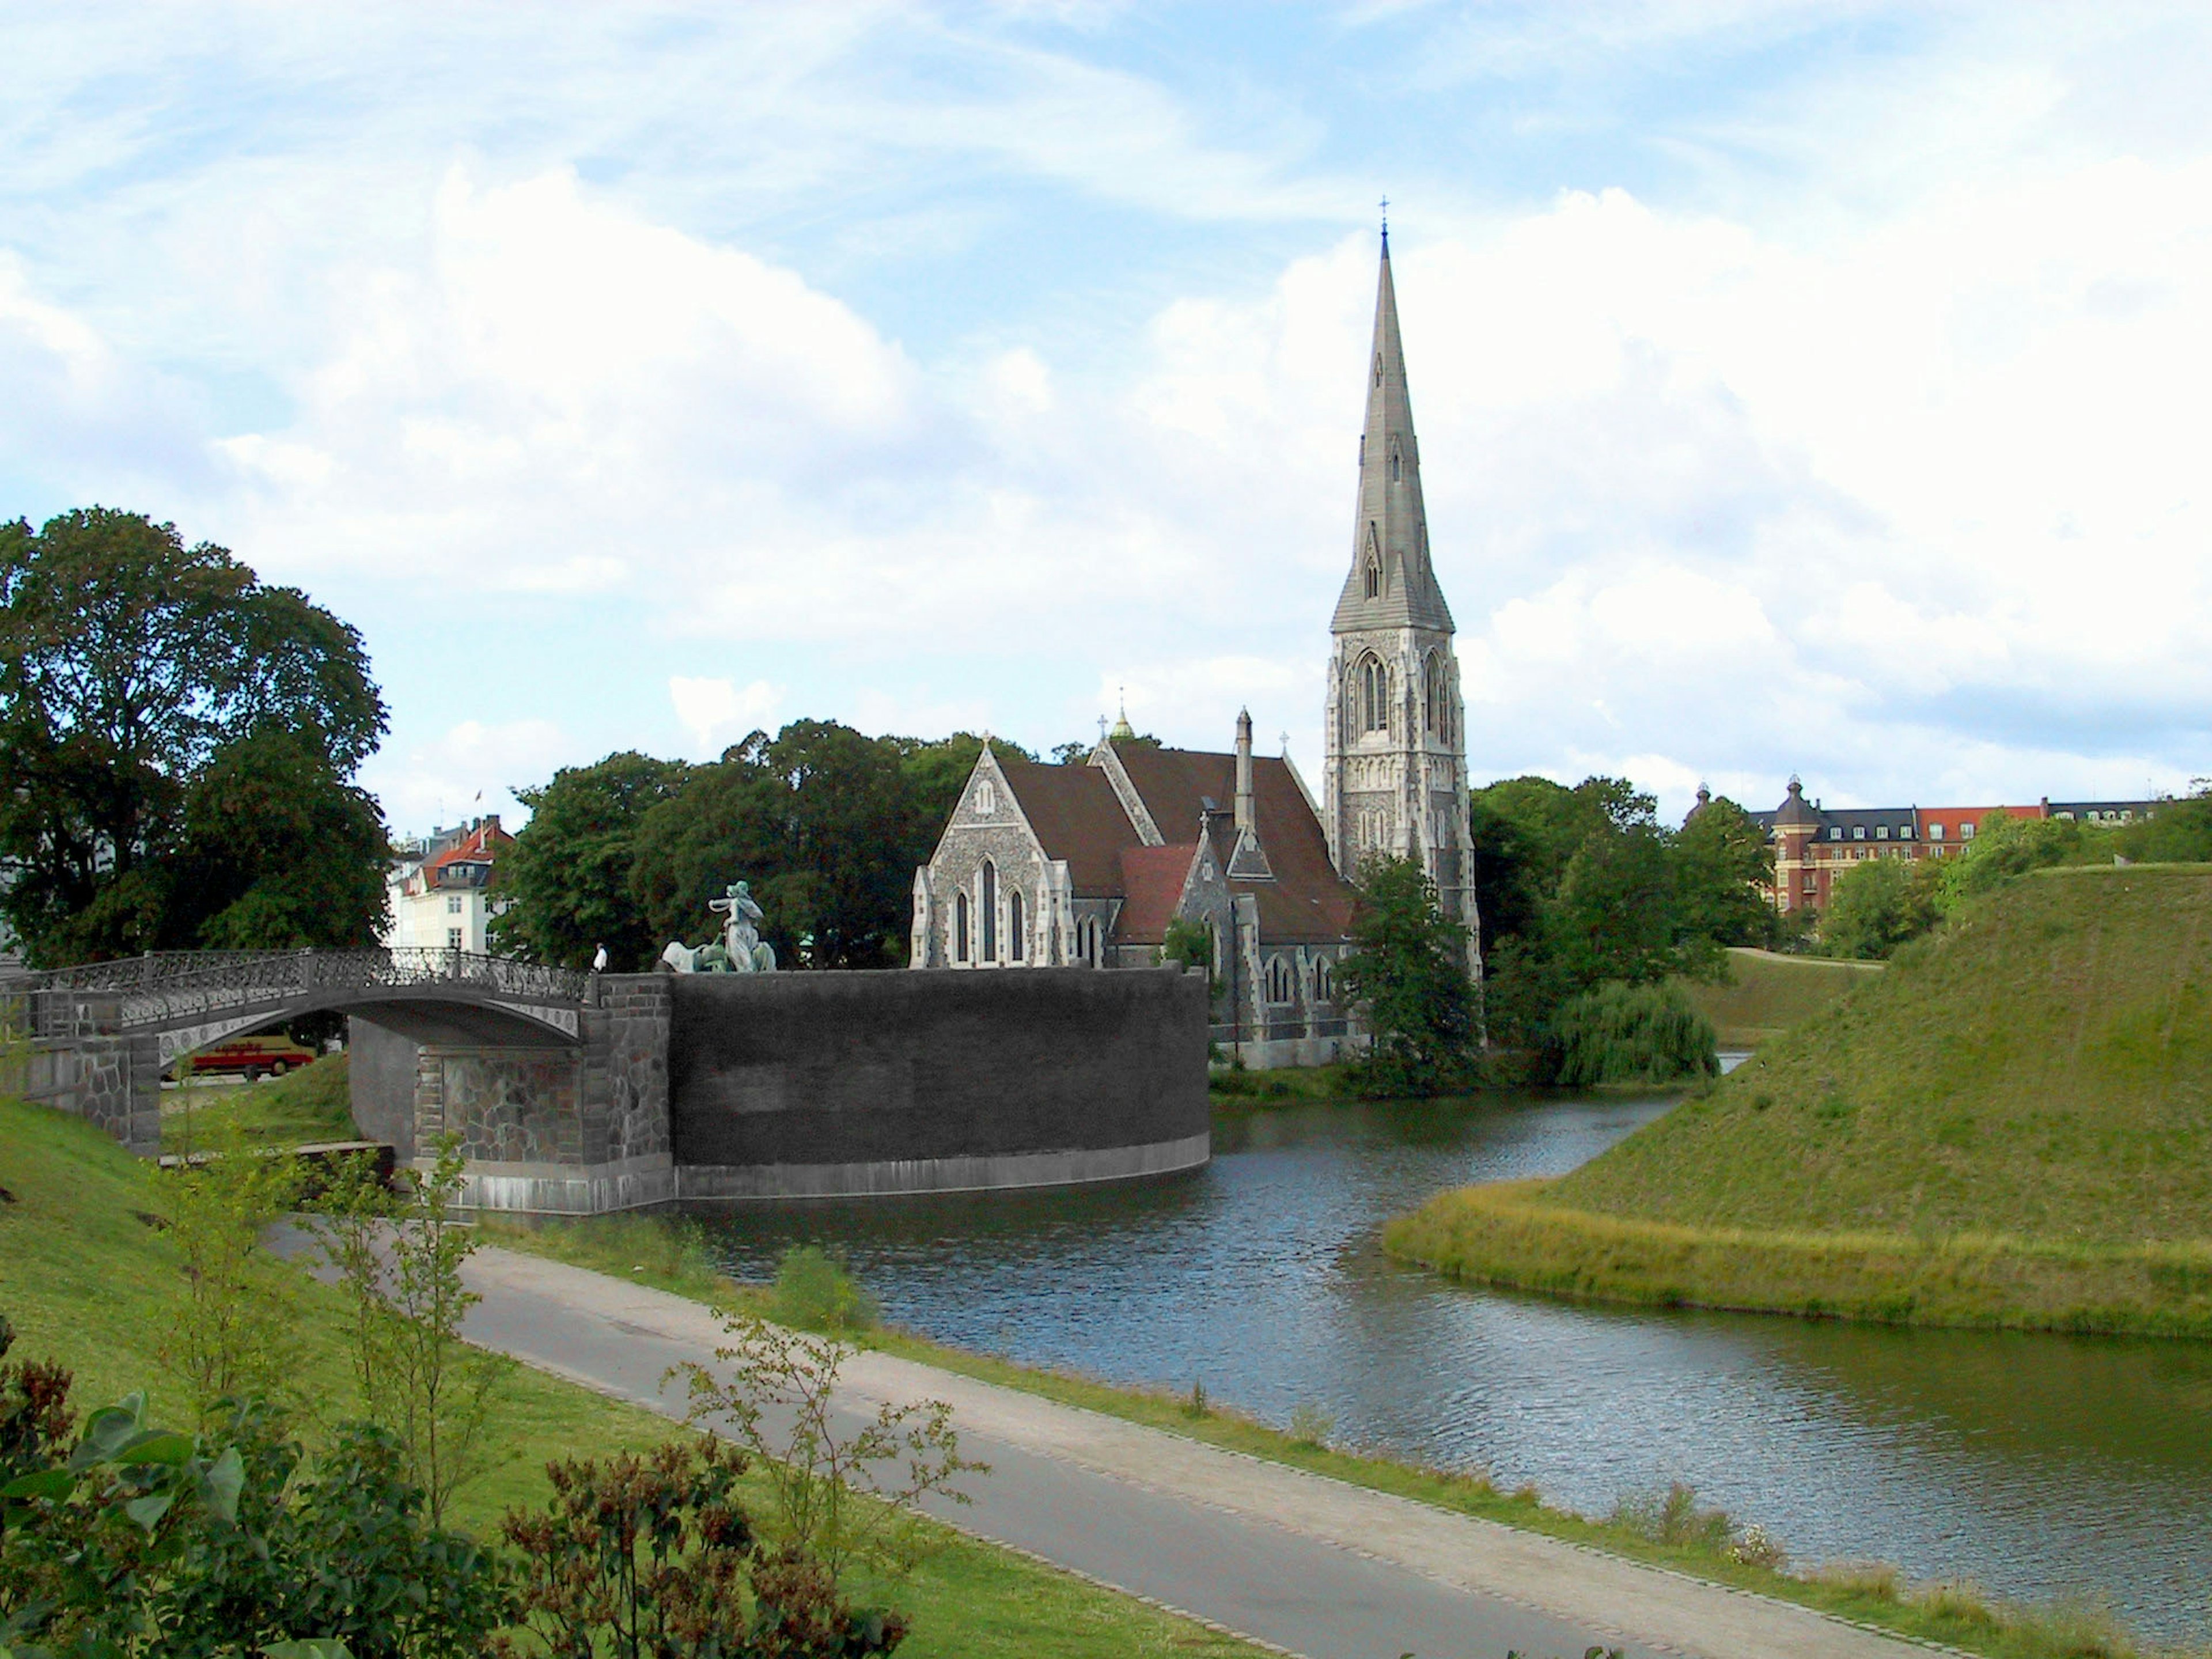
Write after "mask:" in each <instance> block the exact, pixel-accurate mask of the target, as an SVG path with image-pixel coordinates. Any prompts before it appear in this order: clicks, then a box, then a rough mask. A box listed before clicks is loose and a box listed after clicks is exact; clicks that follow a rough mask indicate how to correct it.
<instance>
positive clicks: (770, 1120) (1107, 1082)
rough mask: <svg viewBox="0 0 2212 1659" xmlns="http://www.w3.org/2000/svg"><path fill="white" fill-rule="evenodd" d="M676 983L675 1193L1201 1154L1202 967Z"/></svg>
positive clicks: (838, 1188)
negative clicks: (1194, 969) (1188, 969)
mask: <svg viewBox="0 0 2212 1659" xmlns="http://www.w3.org/2000/svg"><path fill="white" fill-rule="evenodd" d="M670 987H671V991H672V992H673V1001H672V1007H671V1028H670V1035H669V1045H668V1065H669V1109H670V1115H671V1141H672V1145H673V1149H674V1152H675V1156H676V1164H677V1168H678V1188H679V1190H680V1191H681V1192H683V1193H684V1194H687V1195H696V1196H702V1197H708V1196H716V1195H725V1196H753V1195H761V1196H765V1195H768V1194H771V1193H782V1194H792V1193H805V1192H820V1193H829V1192H891V1191H919V1190H945V1189H947V1188H961V1187H973V1186H1000V1185H1017V1186H1018V1185H1030V1184H1048V1183H1052V1182H1060V1181H1079V1180H1095V1179H1101V1178H1109V1177H1111V1176H1121V1175H1136V1174H1144V1173H1150V1172H1153V1171H1156V1170H1165V1169H1173V1168H1187V1167H1189V1166H1190V1165H1192V1164H1202V1163H1204V1162H1205V1161H1206V1154H1207V1143H1206V1135H1207V1114H1206V981H1205V979H1204V977H1203V976H1202V975H1195V974H1184V973H1182V971H1181V970H1179V969H1171V968H1170V969H1121V970H1116V971H1114V972H1111V973H1105V972H1100V971H1098V970H1097V969H1088V968H1060V969H1036V968H1029V969H1020V968H1009V969H975V970H970V971H957V970H948V969H933V970H928V971H922V972H915V971H910V970H899V969H892V970H888V971H884V972H880V973H827V974H819V973H788V974H773V975H758V976H755V975H720V974H714V975H706V974H702V975H676V976H675V977H674V978H673V979H672V980H671V981H670ZM809 1169H811V1170H815V1171H817V1172H818V1173H817V1174H816V1175H814V1176H809V1175H807V1174H806V1173H805V1170H809ZM769 1170H775V1171H777V1173H775V1174H774V1175H770V1174H769ZM747 1171H751V1172H755V1173H753V1174H750V1175H748V1174H746V1173H744V1172H747Z"/></svg>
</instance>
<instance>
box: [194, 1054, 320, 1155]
mask: <svg viewBox="0 0 2212 1659" xmlns="http://www.w3.org/2000/svg"><path fill="white" fill-rule="evenodd" d="M232 1131H240V1132H242V1133H244V1134H245V1135H246V1137H247V1139H251V1140H253V1141H255V1142H257V1143H258V1144H260V1145H262V1146H310V1145H312V1144H313V1143H314V1142H316V1141H319V1140H357V1139H360V1138H361V1132H360V1131H359V1130H358V1129H356V1128H355V1127H354V1121H353V1098H352V1095H351V1093H350V1092H349V1083H348V1080H347V1071H346V1056H345V1055H343V1054H325V1055H324V1056H323V1057H322V1058H321V1059H320V1060H317V1061H316V1062H315V1063H314V1064H313V1065H312V1066H301V1068H300V1069H299V1070H298V1071H296V1072H293V1073H288V1074H287V1075H285V1076H283V1077H279V1078H270V1079H267V1080H266V1081H264V1082H261V1083H229V1082H223V1083H214V1082H201V1083H186V1084H183V1085H179V1087H177V1088H173V1089H164V1090H162V1091H161V1150H162V1151H163V1152H186V1151H189V1150H191V1148H192V1147H194V1146H198V1147H201V1148H205V1147H207V1146H211V1145H220V1144H221V1141H222V1137H223V1136H224V1135H225V1134H226V1133H230V1132H232Z"/></svg>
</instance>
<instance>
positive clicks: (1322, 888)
mask: <svg viewBox="0 0 2212 1659" xmlns="http://www.w3.org/2000/svg"><path fill="white" fill-rule="evenodd" d="M1114 752H1115V755H1116V756H1117V757H1119V758H1120V760H1121V765H1122V767H1123V769H1125V770H1126V771H1127V773H1128V775H1129V781H1130V782H1131V783H1133V784H1134V785H1135V786H1136V790H1137V793H1138V796H1139V799H1142V800H1143V802H1144V804H1145V810H1146V811H1147V812H1149V813H1151V814H1152V822H1153V823H1154V824H1155V825H1157V826H1158V829H1159V830H1160V833H1161V834H1162V835H1163V836H1171V837H1175V838H1176V839H1175V841H1173V842H1171V843H1170V845H1169V846H1166V847H1146V846H1145V845H1144V842H1143V840H1142V838H1141V837H1140V836H1139V835H1138V834H1137V831H1136V829H1135V828H1134V826H1133V825H1132V824H1131V823H1130V822H1129V817H1128V814H1127V812H1125V811H1123V810H1122V808H1121V801H1120V800H1119V799H1117V798H1116V797H1115V793H1114V786H1113V784H1112V783H1111V782H1110V781H1109V780H1108V778H1107V776H1106V774H1105V771H1104V769H1103V768H1100V767H1096V766H1048V765H1041V764H1037V763H1032V762H1028V761H1018V760H1002V761H1000V769H1001V770H1002V771H1003V772H1004V773H1005V774H1006V784H1007V787H1009V788H1011V789H1012V791H1013V792H1014V799H1016V800H1018V801H1019V802H1020V803H1021V807H1022V811H1023V812H1024V814H1025V815H1026V816H1027V817H1028V818H1029V821H1030V828H1032V829H1035V830H1036V835H1037V839H1038V840H1039V841H1040V842H1042V843H1043V845H1044V851H1045V856H1046V857H1047V858H1051V859H1064V860H1066V861H1067V866H1068V872H1069V874H1070V875H1071V876H1072V877H1073V879H1074V883H1075V890H1076V893H1077V895H1078V896H1080V897H1084V898H1105V897H1121V898H1124V899H1126V900H1127V903H1126V904H1125V905H1124V906H1123V908H1122V911H1121V919H1120V921H1118V922H1117V924H1116V926H1115V938H1117V939H1127V940H1130V941H1132V942H1134V943H1158V941H1159V940H1160V939H1163V938H1164V936H1165V934H1166V931H1167V923H1168V918H1169V917H1170V916H1171V915H1174V913H1175V906H1176V902H1178V901H1179V900H1180V899H1181V898H1182V886H1183V882H1184V879H1185V878H1186V877H1187V875H1188V872H1189V868H1190V860H1191V857H1192V854H1194V852H1195V850H1196V848H1197V842H1196V840H1195V839H1190V840H1184V839H1182V838H1183V837H1185V836H1190V837H1195V836H1196V835H1197V833H1198V832H1199V830H1200V824H1201V823H1202V822H1203V823H1206V824H1207V826H1208V827H1207V833H1209V834H1210V835H1211V836H1212V837H1213V839H1214V849H1215V855H1216V856H1217V857H1218V858H1219V859H1220V860H1221V861H1222V866H1223V867H1224V868H1225V869H1226V868H1227V866H1228V860H1229V855H1230V853H1231V851H1232V850H1233V842H1234V836H1235V830H1234V829H1233V828H1232V827H1231V817H1230V814H1231V812H1232V811H1234V810H1235V807H1236V796H1237V757H1236V756H1234V755H1227V754H1221V755H1217V754H1209V753H1206V751H1204V750H1195V749H1156V748H1153V747H1152V746H1150V745H1148V744H1131V743H1117V744H1115V745H1114ZM1209 798H1210V799H1212V802H1213V806H1212V814H1213V816H1212V817H1211V818H1210V819H1209V818H1207V817H1206V811H1207V809H1206V805H1205V803H1206V800H1207V799H1209ZM1252 802H1253V808H1254V811H1255V814H1256V816H1257V817H1258V820H1259V830H1260V844H1261V847H1262V848H1265V849H1266V851H1267V862H1268V865H1269V866H1270V867H1271V868H1272V869H1273V872H1274V875H1275V879H1274V880H1273V881H1272V882H1243V881H1232V882H1231V883H1230V887H1231V890H1233V891H1237V892H1249V893H1251V894H1253V895H1254V896H1255V897H1256V899H1257V900H1258V903H1259V908H1260V933H1261V938H1263V939H1267V940H1268V941H1269V942H1271V943H1276V942H1279V943H1283V944H1298V943H1322V942H1324V941H1334V940H1336V939H1342V938H1343V937H1344V936H1345V935H1346V933H1347V932H1348V931H1349V930H1350V928H1351V925H1352V907H1353V904H1354V902H1355V896H1354V895H1353V893H1352V888H1351V886H1350V885H1349V884H1347V883H1346V881H1345V880H1344V878H1342V877H1340V876H1339V875H1338V874H1337V873H1336V866H1334V865H1333V864H1332V863H1330V862H1329V857H1328V837H1327V836H1325V835H1324V834H1323V833H1322V826H1321V820H1320V818H1319V817H1316V815H1315V813H1314V811H1313V808H1312V807H1311V806H1310V805H1308V804H1307V801H1306V797H1305V792H1304V790H1302V789H1301V788H1299V787H1298V782H1297V778H1296V777H1295V776H1294V775H1292V774H1291V769H1290V767H1289V765H1288V764H1287V763H1285V762H1283V761H1281V760H1279V759H1276V758H1273V757H1254V759H1253V762H1252ZM1170 882H1172V890H1171V891H1170V890H1168V889H1169V886H1170Z"/></svg>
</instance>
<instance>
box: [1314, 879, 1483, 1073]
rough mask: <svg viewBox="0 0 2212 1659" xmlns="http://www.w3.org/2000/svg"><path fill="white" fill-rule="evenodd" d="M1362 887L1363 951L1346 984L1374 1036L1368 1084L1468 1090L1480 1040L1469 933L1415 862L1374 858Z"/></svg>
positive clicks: (1356, 930) (1358, 928)
mask: <svg viewBox="0 0 2212 1659" xmlns="http://www.w3.org/2000/svg"><path fill="white" fill-rule="evenodd" d="M1359 899H1360V902H1359V909H1358V915H1357V916H1356V917H1355V918H1354V920H1353V922H1352V936H1353V939H1354V941H1355V943H1356V947H1357V948H1356V949H1355V950H1354V951H1353V953H1352V955H1351V956H1350V957H1347V958H1346V961H1345V963H1344V969H1343V973H1342V975H1341V977H1342V981H1343V984H1344V986H1345V988H1346V991H1347V992H1348V993H1349V994H1350V995H1351V997H1352V1000H1354V1001H1355V1002H1357V1003H1358V1004H1359V1005H1360V1006H1362V1007H1363V1008H1364V1011H1365V1014H1366V1018H1367V1027H1368V1030H1369V1031H1370V1034H1371V1041H1370V1046H1369V1048H1368V1054H1367V1058H1366V1060H1365V1061H1364V1065H1363V1068H1362V1069H1363V1073H1364V1079H1363V1081H1364V1086H1365V1087H1366V1089H1367V1090H1368V1091H1370V1093H1374V1094H1378V1095H1423V1094H1442V1093H1446V1092H1449V1091H1451V1090H1454V1089H1458V1088H1464V1087H1466V1086H1467V1085H1468V1083H1469V1082H1471V1081H1472V1079H1473V1078H1474V1071H1475V1049H1476V1046H1477V1044H1478V1043H1479V1042H1480V1027H1479V1025H1478V1024H1477V1018H1478V1015H1477V1009H1476V1004H1475V990H1474V981H1472V980H1471V979H1469V978H1468V971H1467V929H1466V928H1465V927H1462V926H1461V925H1460V924H1459V923H1458V922H1456V921H1453V920H1452V919H1451V918H1450V917H1449V916H1447V915H1444V913H1443V906H1442V905H1441V904H1440V903H1439V902H1438V901H1437V889H1436V884H1435V883H1434V882H1432V881H1431V880H1430V879H1429V877H1428V872H1425V870H1423V869H1422V868H1421V866H1419V864H1418V863H1417V862H1415V861H1414V860H1411V859H1394V858H1382V859H1371V860H1369V861H1368V863H1367V864H1366V865H1365V866H1364V867H1363V868H1362V869H1361V871H1360V877H1359Z"/></svg>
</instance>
